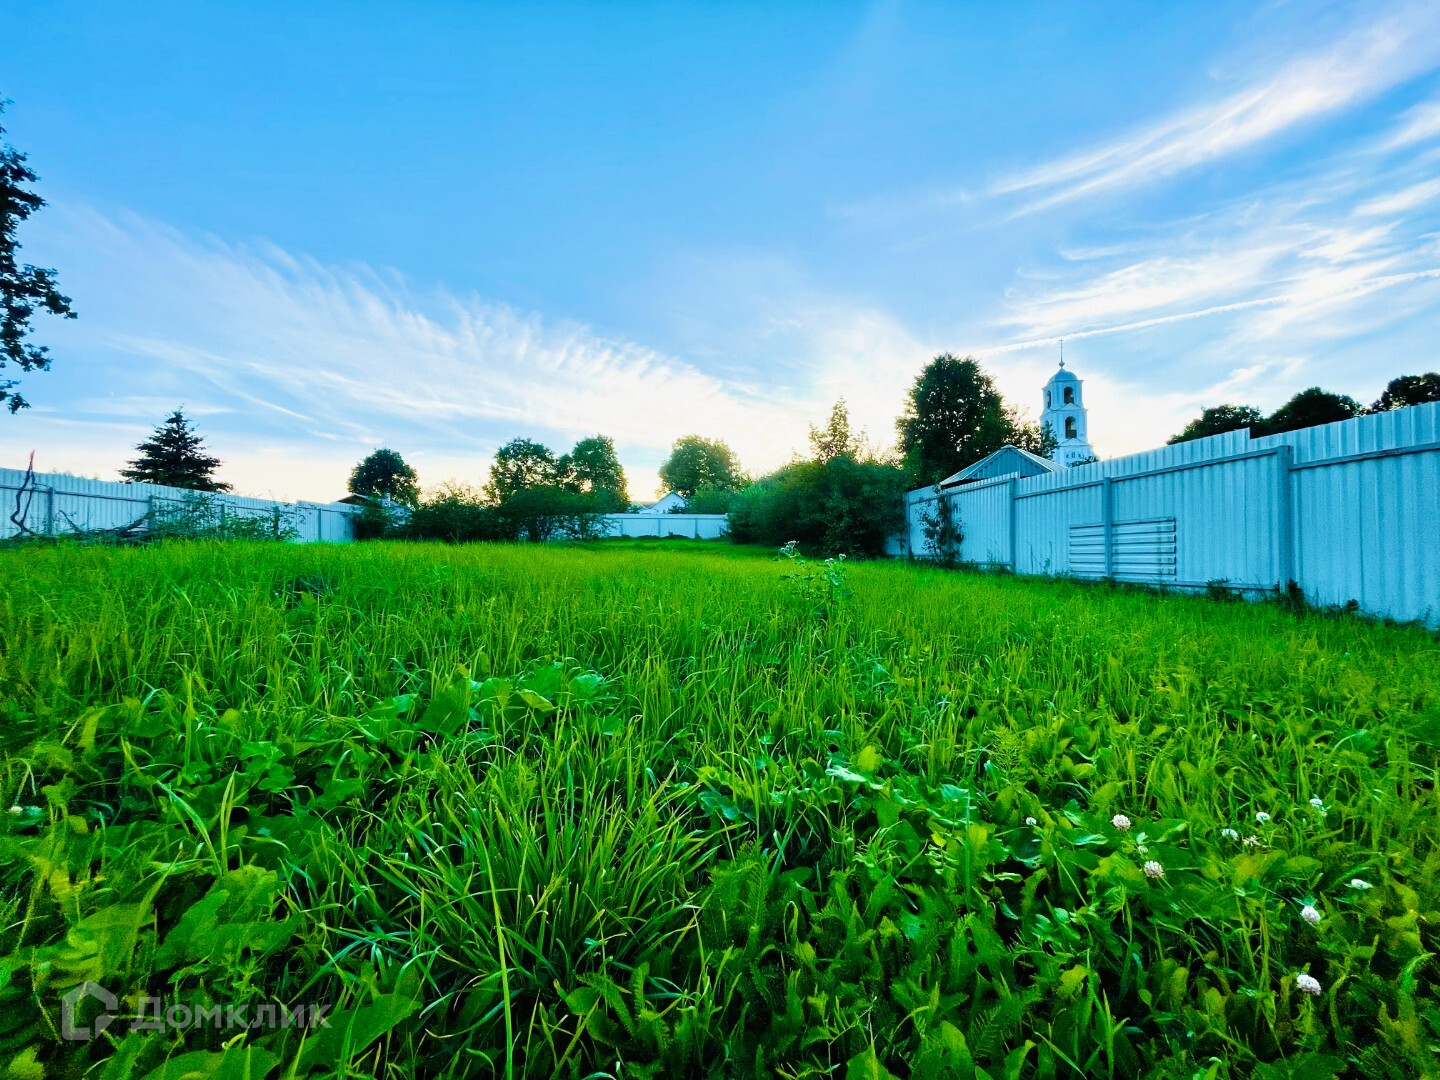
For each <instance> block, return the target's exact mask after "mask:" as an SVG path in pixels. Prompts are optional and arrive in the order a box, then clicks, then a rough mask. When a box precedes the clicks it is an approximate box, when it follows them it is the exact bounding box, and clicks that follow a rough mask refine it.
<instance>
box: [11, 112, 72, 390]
mask: <svg viewBox="0 0 1440 1080" xmlns="http://www.w3.org/2000/svg"><path fill="white" fill-rule="evenodd" d="M3 108H4V102H3V101H0V111H3ZM4 135H5V129H4V128H3V127H0V368H5V367H8V366H14V367H15V368H18V369H19V370H20V371H47V370H49V368H50V351H49V350H48V349H46V348H45V347H44V346H43V345H36V344H34V343H33V342H30V341H28V340H26V339H27V338H28V337H29V336H30V332H31V327H30V316H32V315H33V314H35V312H36V311H48V312H49V313H50V314H51V315H59V316H60V317H61V318H65V319H73V318H74V317H75V312H74V310H73V309H72V308H71V307H70V298H69V297H68V296H64V295H62V294H61V292H60V290H59V288H58V287H57V284H58V283H57V281H56V276H55V271H54V270H42V269H40V268H39V267H36V266H30V265H29V264H28V263H21V262H19V260H18V258H17V255H18V253H19V251H20V243H19V241H18V240H17V239H16V236H17V234H18V232H19V229H20V224H21V222H23V221H25V219H26V218H28V217H30V215H31V214H33V213H35V211H37V210H39V209H40V208H41V207H43V206H44V205H45V200H44V199H42V198H40V196H39V195H36V194H35V192H33V191H31V190H30V189H29V188H28V187H27V186H26V185H28V184H33V183H35V181H36V180H37V179H39V178H38V177H37V176H36V175H35V173H34V172H33V171H31V169H30V168H29V167H28V166H27V165H26V164H25V161H26V157H25V155H24V154H22V153H21V152H20V151H18V150H16V149H15V148H14V147H13V146H11V145H10V144H9V143H7V142H5V141H4ZM18 385H19V381H18V380H16V379H0V401H3V402H5V404H6V407H7V408H9V410H10V411H11V412H12V413H14V412H19V411H20V410H21V409H24V408H27V407H28V406H29V404H30V403H29V402H28V401H26V400H25V398H24V397H23V396H21V394H20V392H19V391H17V390H16V389H15V387H16V386H18Z"/></svg>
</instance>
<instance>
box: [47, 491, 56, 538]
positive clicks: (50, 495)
mask: <svg viewBox="0 0 1440 1080" xmlns="http://www.w3.org/2000/svg"><path fill="white" fill-rule="evenodd" d="M45 535H46V536H54V535H55V488H54V487H47V488H46V489H45Z"/></svg>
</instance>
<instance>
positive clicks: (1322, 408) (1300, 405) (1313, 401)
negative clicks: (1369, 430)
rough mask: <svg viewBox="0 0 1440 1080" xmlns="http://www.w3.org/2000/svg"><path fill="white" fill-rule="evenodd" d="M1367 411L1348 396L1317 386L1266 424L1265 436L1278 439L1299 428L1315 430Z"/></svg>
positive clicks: (1297, 397)
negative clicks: (1284, 432) (1272, 436)
mask: <svg viewBox="0 0 1440 1080" xmlns="http://www.w3.org/2000/svg"><path fill="white" fill-rule="evenodd" d="M1364 411H1365V410H1364V408H1363V407H1362V406H1361V404H1360V403H1359V402H1358V401H1356V400H1355V399H1354V398H1352V397H1347V396H1346V395H1345V394H1332V393H1331V392H1330V391H1328V390H1322V389H1320V387H1318V386H1312V387H1310V389H1308V390H1301V391H1300V392H1299V393H1298V394H1296V395H1295V396H1294V397H1292V398H1291V399H1290V400H1289V401H1287V402H1286V403H1285V404H1284V405H1282V406H1280V408H1278V409H1276V410H1275V411H1274V412H1273V413H1271V414H1270V415H1269V416H1268V417H1267V418H1266V420H1265V426H1264V432H1263V433H1264V434H1266V435H1278V434H1280V433H1281V432H1282V431H1297V430H1299V429H1300V428H1307V427H1315V426H1316V425H1318V424H1333V423H1335V422H1336V421H1337V420H1349V419H1351V418H1352V417H1355V416H1359V415H1360V414H1361V413H1363V412H1364Z"/></svg>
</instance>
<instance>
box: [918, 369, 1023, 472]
mask: <svg viewBox="0 0 1440 1080" xmlns="http://www.w3.org/2000/svg"><path fill="white" fill-rule="evenodd" d="M896 426H897V427H898V429H899V434H900V453H901V455H902V456H903V457H904V460H905V471H906V473H907V474H908V475H909V476H910V479H911V482H912V483H914V484H916V485H917V486H918V485H929V484H934V483H936V482H937V481H939V480H943V479H944V478H945V477H947V476H949V475H950V474H951V473H954V472H958V471H959V470H960V469H963V468H966V467H967V466H970V465H973V464H975V462H977V461H979V460H980V459H981V458H983V457H985V456H986V455H988V454H991V453H994V452H995V451H996V450H998V449H1000V447H1002V446H1004V445H1005V444H1006V443H1007V442H1010V441H1011V440H1012V438H1013V437H1014V435H1015V421H1014V419H1013V418H1012V415H1011V414H1010V412H1009V411H1008V410H1007V409H1006V407H1005V401H1004V399H1003V398H1002V397H1001V395H1000V391H999V390H997V389H996V388H995V383H994V381H993V380H992V379H991V378H990V376H989V375H987V374H986V373H985V372H984V370H983V369H982V368H981V367H980V365H979V363H977V362H976V360H975V359H974V357H969V356H967V357H965V358H964V359H961V358H960V357H958V356H952V355H950V354H949V353H942V354H941V355H940V356H937V357H935V359H934V360H932V361H930V363H928V364H926V365H925V368H924V370H923V371H921V372H920V374H919V376H917V377H916V379H915V384H914V385H913V386H912V387H911V388H910V396H909V398H908V400H907V401H906V402H905V411H904V413H903V414H902V415H901V417H900V419H899V421H898V422H897V425H896Z"/></svg>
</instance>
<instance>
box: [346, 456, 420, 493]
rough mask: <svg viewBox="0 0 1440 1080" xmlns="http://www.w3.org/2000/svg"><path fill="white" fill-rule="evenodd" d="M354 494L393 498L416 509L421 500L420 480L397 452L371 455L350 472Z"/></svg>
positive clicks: (351, 489) (351, 487)
mask: <svg viewBox="0 0 1440 1080" xmlns="http://www.w3.org/2000/svg"><path fill="white" fill-rule="evenodd" d="M349 486H350V493H351V494H352V495H364V496H367V497H369V498H389V499H392V500H394V501H395V502H397V503H400V504H401V505H402V506H412V507H413V506H415V505H416V504H417V503H418V502H419V499H420V483H419V477H418V476H416V475H415V470H414V469H412V468H411V467H410V466H409V465H407V464H406V463H405V459H404V458H403V457H401V456H400V455H399V454H398V453H396V452H395V451H394V450H386V449H383V448H382V449H379V450H376V451H374V452H372V453H371V454H369V455H367V456H366V457H365V459H364V460H363V461H361V462H360V464H358V465H356V466H355V468H354V469H353V470H351V472H350V485H349Z"/></svg>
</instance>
